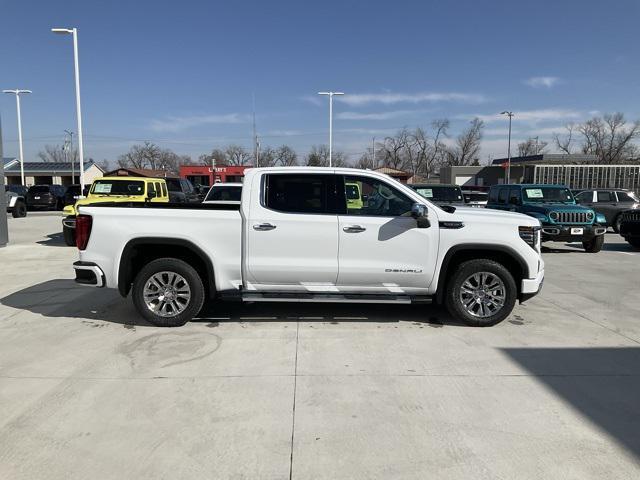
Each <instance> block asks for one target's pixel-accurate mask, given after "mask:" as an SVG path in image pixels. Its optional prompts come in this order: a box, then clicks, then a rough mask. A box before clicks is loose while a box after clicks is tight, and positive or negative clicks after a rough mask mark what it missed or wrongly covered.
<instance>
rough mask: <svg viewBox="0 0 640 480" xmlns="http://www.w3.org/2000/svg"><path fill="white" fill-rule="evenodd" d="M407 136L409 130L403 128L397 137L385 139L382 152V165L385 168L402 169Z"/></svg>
mask: <svg viewBox="0 0 640 480" xmlns="http://www.w3.org/2000/svg"><path fill="white" fill-rule="evenodd" d="M407 136H408V132H407V129H406V128H403V129H402V130H400V131H399V132H398V133H397V134H396V135H394V136H392V137H387V138H385V139H384V142H383V143H382V145H381V146H382V149H381V150H380V155H381V156H382V164H383V165H384V166H385V167H391V168H395V169H400V168H402V164H403V158H402V150H403V149H404V148H405V141H406V137H407Z"/></svg>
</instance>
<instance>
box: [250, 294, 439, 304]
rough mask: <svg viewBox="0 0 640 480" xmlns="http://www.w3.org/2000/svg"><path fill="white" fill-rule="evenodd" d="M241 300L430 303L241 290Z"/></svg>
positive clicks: (425, 299)
mask: <svg viewBox="0 0 640 480" xmlns="http://www.w3.org/2000/svg"><path fill="white" fill-rule="evenodd" d="M242 301H243V302H317V303H323V302H324V303H405V304H408V303H431V302H432V298H431V297H428V296H415V297H412V296H408V295H375V294H366V293H362V294H358V293H352V294H348V293H345V294H342V295H340V294H335V293H324V294H323V293H290V292H287V293H279V292H278V293H271V292H243V293H242Z"/></svg>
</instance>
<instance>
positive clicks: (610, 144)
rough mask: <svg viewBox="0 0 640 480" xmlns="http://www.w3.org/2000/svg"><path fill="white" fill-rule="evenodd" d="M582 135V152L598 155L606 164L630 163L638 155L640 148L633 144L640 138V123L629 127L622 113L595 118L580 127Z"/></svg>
mask: <svg viewBox="0 0 640 480" xmlns="http://www.w3.org/2000/svg"><path fill="white" fill-rule="evenodd" d="M578 131H579V132H580V133H581V134H582V137H583V144H582V152H583V153H586V154H592V155H597V156H598V160H599V161H600V162H601V163H604V164H608V165H610V164H615V163H621V162H624V161H628V160H629V159H631V158H634V157H635V156H637V155H638V147H637V146H636V145H635V144H634V143H633V141H634V140H635V139H636V138H639V137H640V122H637V121H636V122H634V123H633V124H631V125H630V126H629V127H627V121H626V120H625V118H624V115H623V114H622V113H615V114H613V115H610V114H607V115H604V117H602V118H600V117H594V118H592V119H591V120H588V121H586V122H585V123H584V124H582V125H580V126H579V127H578Z"/></svg>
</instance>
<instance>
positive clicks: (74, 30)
mask: <svg viewBox="0 0 640 480" xmlns="http://www.w3.org/2000/svg"><path fill="white" fill-rule="evenodd" d="M51 31H52V32H53V33H58V34H61V35H71V36H73V64H74V69H75V77H76V114H77V117H78V156H79V157H80V196H82V192H83V191H84V142H83V139H82V109H81V108H80V67H79V66H78V29H77V28H52V29H51Z"/></svg>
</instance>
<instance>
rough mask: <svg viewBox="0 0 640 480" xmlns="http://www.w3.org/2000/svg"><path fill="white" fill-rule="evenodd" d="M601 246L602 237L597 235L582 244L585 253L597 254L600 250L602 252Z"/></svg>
mask: <svg viewBox="0 0 640 480" xmlns="http://www.w3.org/2000/svg"><path fill="white" fill-rule="evenodd" d="M602 245H604V235H598V236H596V237H593V238H592V239H591V240H587V241H586V242H582V246H583V247H584V251H585V252H587V253H598V252H599V251H600V250H602Z"/></svg>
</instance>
